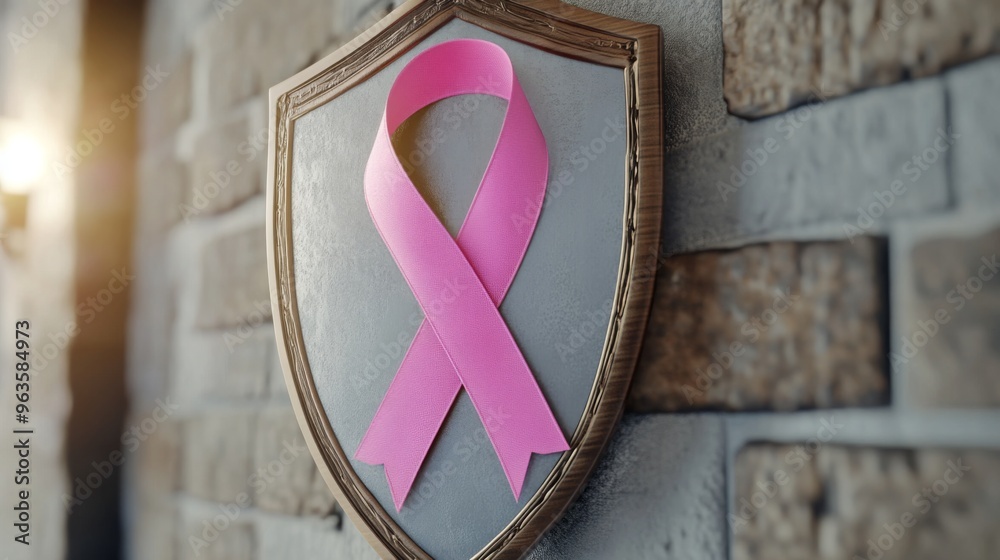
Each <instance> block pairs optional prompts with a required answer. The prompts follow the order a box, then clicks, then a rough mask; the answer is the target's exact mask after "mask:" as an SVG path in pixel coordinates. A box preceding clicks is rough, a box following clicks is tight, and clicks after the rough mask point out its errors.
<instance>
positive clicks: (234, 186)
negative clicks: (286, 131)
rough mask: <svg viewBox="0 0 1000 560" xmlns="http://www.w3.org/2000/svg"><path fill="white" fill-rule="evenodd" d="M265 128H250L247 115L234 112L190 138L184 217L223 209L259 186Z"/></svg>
mask: <svg viewBox="0 0 1000 560" xmlns="http://www.w3.org/2000/svg"><path fill="white" fill-rule="evenodd" d="M265 130H266V129H262V130H253V129H251V126H250V123H249V119H248V117H247V115H245V114H237V115H236V116H235V117H233V118H229V119H226V120H223V121H220V122H216V123H213V124H212V125H211V126H209V127H208V128H206V129H205V130H204V131H203V132H202V133H201V135H200V136H199V137H198V138H197V140H195V142H194V153H193V154H192V161H191V180H190V189H189V190H188V192H187V193H186V194H187V196H186V197H185V201H184V202H185V206H184V208H183V217H184V219H185V220H190V219H193V218H196V217H198V216H201V215H204V214H212V213H215V212H220V211H223V210H227V209H229V208H232V207H233V206H235V205H237V204H239V203H240V202H243V201H244V200H246V199H248V198H250V197H251V196H253V195H255V194H257V193H259V192H260V191H261V190H262V189H263V186H264V175H263V173H262V169H261V167H262V166H261V163H263V161H264V159H265V158H264V157H262V156H260V153H261V152H262V148H265V149H266V146H267V140H266V136H265V134H264V131H265Z"/></svg>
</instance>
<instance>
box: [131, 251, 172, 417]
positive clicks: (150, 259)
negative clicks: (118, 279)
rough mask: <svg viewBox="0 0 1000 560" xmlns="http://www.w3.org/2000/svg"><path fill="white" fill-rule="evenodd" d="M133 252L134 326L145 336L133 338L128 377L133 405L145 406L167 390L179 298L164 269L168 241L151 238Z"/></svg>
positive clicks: (132, 302)
mask: <svg viewBox="0 0 1000 560" xmlns="http://www.w3.org/2000/svg"><path fill="white" fill-rule="evenodd" d="M133 254H134V257H133V258H134V264H133V266H134V267H135V270H136V272H135V276H136V280H135V282H134V283H133V284H132V293H131V298H132V300H131V305H132V310H131V317H130V322H131V325H132V328H139V326H140V325H141V328H142V329H143V332H144V334H145V335H144V336H142V337H133V338H132V339H131V341H130V344H129V348H128V352H127V360H128V362H127V363H128V379H129V389H130V392H131V398H132V406H133V407H134V408H136V409H139V410H141V409H143V407H144V406H146V405H149V403H152V402H153V401H154V400H155V399H156V398H157V397H160V396H162V395H165V394H167V391H168V389H169V386H170V357H171V342H172V340H173V329H174V316H175V307H176V305H177V301H176V299H175V296H174V292H173V282H172V279H171V277H170V275H169V274H164V273H163V263H164V262H166V260H167V257H166V255H167V248H166V243H165V242H164V241H163V240H160V239H157V240H148V241H147V242H146V243H144V244H142V245H141V246H139V247H137V248H136V250H135V251H133Z"/></svg>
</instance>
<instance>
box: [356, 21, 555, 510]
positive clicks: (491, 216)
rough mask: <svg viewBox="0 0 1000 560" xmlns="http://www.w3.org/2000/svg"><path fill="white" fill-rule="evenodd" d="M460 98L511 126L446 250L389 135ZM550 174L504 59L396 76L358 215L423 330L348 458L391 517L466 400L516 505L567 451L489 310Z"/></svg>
mask: <svg viewBox="0 0 1000 560" xmlns="http://www.w3.org/2000/svg"><path fill="white" fill-rule="evenodd" d="M465 94H486V95H492V96H495V97H499V98H502V99H505V100H506V101H507V112H506V115H505V117H504V120H503V125H502V127H501V130H500V136H499V138H498V139H497V143H496V147H495V148H494V150H493V155H492V158H491V159H490V162H489V165H488V166H487V168H486V172H485V174H484V175H483V178H482V182H481V183H480V185H479V189H478V190H477V192H476V195H475V198H474V199H473V202H472V206H471V207H470V209H469V212H468V214H467V215H466V217H465V221H464V223H463V224H462V228H461V230H460V231H459V234H458V237H457V238H452V236H451V234H449V233H448V230H447V229H446V228H445V226H444V225H442V224H441V222H440V221H439V220H438V218H437V217H436V216H435V214H434V212H433V210H431V208H430V206H428V204H427V202H426V201H425V200H424V199H423V197H422V196H421V195H420V193H419V192H418V191H417V188H416V187H415V186H414V185H413V182H412V181H411V180H410V178H409V177H408V175H407V173H406V170H405V169H404V167H403V165H402V164H401V163H400V161H399V159H398V158H397V156H396V152H395V150H394V149H393V146H392V143H391V135H392V133H393V132H395V131H396V129H397V128H398V127H399V126H400V124H402V123H403V121H405V120H406V119H407V118H409V117H410V116H411V115H413V114H414V113H416V112H417V111H419V110H420V109H422V108H424V107H426V106H428V105H430V104H432V103H434V102H436V101H440V100H442V99H445V98H448V97H452V96H456V95H465ZM548 167H549V156H548V150H547V148H546V146H545V138H544V136H543V135H542V131H541V129H540V128H539V126H538V122H537V121H536V120H535V115H534V113H533V112H532V110H531V106H530V105H529V104H528V100H527V98H526V97H525V95H524V92H523V91H522V90H521V85H520V83H519V82H518V79H517V76H516V75H515V74H514V68H513V66H512V64H511V61H510V58H509V57H508V56H507V53H506V52H504V50H503V49H502V48H500V47H499V46H497V45H495V44H493V43H489V42H487V41H480V40H471V39H460V40H455V41H449V42H446V43H442V44H440V45H437V46H434V47H431V48H429V49H427V50H426V51H424V52H422V53H421V54H419V55H418V56H417V57H415V58H414V59H413V60H412V61H411V62H410V63H409V64H407V65H406V67H405V68H403V70H402V72H400V74H399V77H397V78H396V81H395V83H394V84H393V86H392V88H391V90H390V91H389V97H388V100H387V101H386V107H385V113H384V115H383V118H382V123H381V125H380V127H379V131H378V135H377V137H376V139H375V146H374V147H373V148H372V152H371V156H370V157H369V160H368V166H367V168H366V169H365V180H364V181H365V183H364V189H365V201H366V202H367V204H368V211H369V212H370V213H371V217H372V220H373V222H374V223H375V227H376V228H377V229H378V232H379V234H380V235H381V236H382V240H383V241H384V242H385V245H386V247H387V248H388V249H389V252H390V253H391V254H392V257H393V259H394V260H395V261H396V265H397V266H398V267H399V270H400V272H402V274H403V277H404V278H405V279H406V283H407V284H408V285H409V287H410V290H411V291H412V292H413V295H414V297H415V298H416V300H417V303H418V304H419V305H420V307H421V309H422V310H423V312H424V321H423V323H422V324H421V325H420V327H419V329H418V330H417V334H416V336H415V337H414V339H413V342H412V343H411V345H410V348H409V350H408V351H407V352H406V354H405V355H404V357H403V361H402V364H401V365H400V367H399V370H398V371H397V372H396V376H395V378H393V381H392V383H391V385H390V386H389V390H388V391H387V392H386V395H385V397H384V399H383V400H382V404H381V406H380V407H379V409H378V411H377V412H376V413H375V418H374V419H373V420H372V423H371V425H370V426H369V428H368V431H367V433H366V434H365V436H364V438H363V439H362V441H361V445H360V446H359V448H358V450H357V453H356V454H355V457H356V458H357V459H358V460H360V461H362V462H365V463H368V464H372V465H385V475H386V479H387V481H388V484H389V490H390V492H391V494H392V499H393V503H394V504H395V506H396V510H397V511H399V510H401V509H402V507H403V502H404V501H405V500H406V496H407V495H408V494H409V492H410V489H411V488H412V487H413V483H414V481H415V480H416V477H417V473H418V471H419V470H420V466H421V464H422V463H423V462H424V459H425V458H426V457H427V453H428V451H429V450H430V448H431V445H432V444H433V443H434V440H435V438H436V436H437V434H438V432H439V430H440V429H441V426H442V424H443V423H444V421H445V418H446V417H447V416H448V413H449V411H450V410H451V407H452V405H453V403H454V402H455V399H456V397H457V396H458V394H459V391H460V390H461V389H462V388H463V387H464V388H465V390H466V391H467V392H468V394H469V397H470V399H471V400H472V403H473V405H474V406H475V409H476V412H477V413H478V414H479V418H480V420H481V421H482V423H483V426H485V428H486V433H487V435H488V436H489V439H490V441H491V442H492V444H493V449H494V450H495V451H496V454H497V457H498V458H499V459H500V464H501V466H502V468H503V472H504V474H505V475H506V477H507V481H508V482H509V483H510V488H511V490H512V491H513V493H514V498H515V499H517V500H519V499H520V495H521V488H522V487H523V485H524V479H525V476H526V474H527V470H528V463H529V460H530V459H531V454H532V453H539V454H547V453H557V452H561V451H566V450H568V449H569V445H568V443H567V442H566V438H565V436H564V435H563V432H562V430H561V429H560V427H559V424H558V423H557V422H556V419H555V417H554V416H553V414H552V410H551V409H550V408H549V405H548V403H547V402H546V400H545V397H544V396H543V395H542V391H541V389H540V388H539V386H538V383H537V381H536V380H535V377H534V375H533V374H532V372H531V369H530V368H529V367H528V364H527V362H526V361H525V359H524V356H523V355H522V354H521V351H520V349H519V348H518V346H517V343H516V342H515V341H514V337H513V336H512V335H511V333H510V330H509V329H508V328H507V325H506V323H505V322H504V319H503V317H502V316H501V314H500V311H499V310H498V309H497V308H498V307H499V305H500V303H501V302H502V301H503V299H504V296H505V295H506V293H507V289H508V288H509V287H510V285H511V282H513V281H514V276H515V275H516V274H517V270H518V268H519V267H520V266H521V260H522V259H523V258H524V254H525V251H527V249H528V245H529V244H530V242H531V236H532V234H533V233H534V230H535V226H536V224H537V221H538V214H539V212H541V207H542V201H543V199H544V196H545V185H546V182H547V180H548ZM526 209H528V210H527V211H526ZM515 216H517V218H518V219H513V218H514V217H515ZM525 219H527V222H529V223H527V225H526V223H525V221H526V220H525ZM456 287H457V288H456Z"/></svg>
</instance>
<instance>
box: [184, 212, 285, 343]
mask: <svg viewBox="0 0 1000 560" xmlns="http://www.w3.org/2000/svg"><path fill="white" fill-rule="evenodd" d="M265 246H266V245H265V239H264V227H263V224H261V226H260V227H253V228H250V229H244V230H239V231H235V232H226V233H224V234H222V235H220V237H219V238H217V239H214V240H212V241H211V242H209V243H208V244H206V246H205V248H204V250H203V252H202V255H201V263H200V264H201V292H200V294H199V307H198V317H197V325H198V326H199V327H202V328H211V327H232V326H238V325H242V324H247V325H251V326H252V325H253V324H255V323H256V324H259V323H260V322H261V321H264V320H267V319H268V318H270V316H271V300H270V294H269V289H268V285H267V268H266V263H267V253H266V251H265Z"/></svg>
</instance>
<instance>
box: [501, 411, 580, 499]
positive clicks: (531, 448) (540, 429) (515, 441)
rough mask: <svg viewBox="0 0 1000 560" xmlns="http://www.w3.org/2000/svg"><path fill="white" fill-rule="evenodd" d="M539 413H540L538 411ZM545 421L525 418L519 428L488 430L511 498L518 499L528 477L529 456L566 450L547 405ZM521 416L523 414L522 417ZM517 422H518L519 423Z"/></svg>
mask: <svg viewBox="0 0 1000 560" xmlns="http://www.w3.org/2000/svg"><path fill="white" fill-rule="evenodd" d="M539 412H542V411H541V410H539ZM544 413H545V414H546V416H548V418H547V419H545V420H541V421H539V420H537V419H536V420H535V421H531V420H529V421H528V424H527V425H526V426H524V427H523V428H522V427H515V426H510V427H503V426H499V427H498V429H496V430H488V431H489V432H490V435H491V438H492V440H493V448H494V449H495V450H496V452H497V457H499V459H500V465H501V466H502V467H503V471H504V475H506V477H507V482H508V483H510V489H511V491H512V492H513V493H514V499H515V500H517V501H520V499H521V490H522V489H523V488H524V479H525V478H526V477H527V473H528V466H529V464H530V463H531V455H532V454H534V453H537V454H539V455H548V454H550V453H561V452H563V451H568V450H569V448H570V447H569V443H568V442H567V441H566V437H565V436H563V433H562V430H561V429H560V428H559V425H558V424H557V423H556V421H555V418H553V417H552V415H551V412H550V411H549V410H548V408H547V407H546V408H545V410H544ZM522 418H523V417H522ZM518 424H520V422H518Z"/></svg>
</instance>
